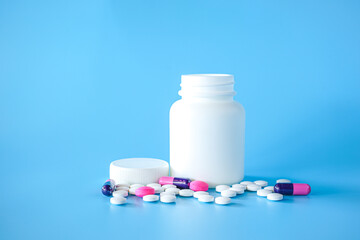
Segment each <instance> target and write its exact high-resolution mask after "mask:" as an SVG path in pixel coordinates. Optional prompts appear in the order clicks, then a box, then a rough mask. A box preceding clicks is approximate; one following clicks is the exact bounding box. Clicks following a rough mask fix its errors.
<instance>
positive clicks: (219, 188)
mask: <svg viewBox="0 0 360 240" xmlns="http://www.w3.org/2000/svg"><path fill="white" fill-rule="evenodd" d="M229 188H230V187H229V186H228V185H217V186H216V191H217V192H222V191H224V190H228V189H229Z"/></svg>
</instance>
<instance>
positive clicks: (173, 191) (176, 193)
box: [165, 188, 180, 195]
mask: <svg viewBox="0 0 360 240" xmlns="http://www.w3.org/2000/svg"><path fill="white" fill-rule="evenodd" d="M179 191H180V189H178V188H168V189H166V190H165V192H170V193H174V194H175V195H178V194H179Z"/></svg>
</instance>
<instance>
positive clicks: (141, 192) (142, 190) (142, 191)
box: [135, 187, 155, 197]
mask: <svg viewBox="0 0 360 240" xmlns="http://www.w3.org/2000/svg"><path fill="white" fill-rule="evenodd" d="M153 194H155V189H153V188H152V187H139V188H138V189H136V190H135V195H136V196H138V197H143V196H146V195H153Z"/></svg>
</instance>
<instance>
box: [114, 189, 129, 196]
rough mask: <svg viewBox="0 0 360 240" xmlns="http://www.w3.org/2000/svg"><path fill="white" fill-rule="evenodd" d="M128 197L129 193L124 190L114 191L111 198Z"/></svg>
mask: <svg viewBox="0 0 360 240" xmlns="http://www.w3.org/2000/svg"><path fill="white" fill-rule="evenodd" d="M128 195H129V192H128V191H125V190H116V191H115V192H113V197H127V196H128Z"/></svg>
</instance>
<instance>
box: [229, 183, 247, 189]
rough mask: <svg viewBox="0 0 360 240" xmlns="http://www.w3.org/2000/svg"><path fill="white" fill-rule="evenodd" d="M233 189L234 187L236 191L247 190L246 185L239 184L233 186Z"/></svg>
mask: <svg viewBox="0 0 360 240" xmlns="http://www.w3.org/2000/svg"><path fill="white" fill-rule="evenodd" d="M232 187H233V188H236V189H243V190H246V185H244V184H239V183H237V184H233V185H232Z"/></svg>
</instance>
